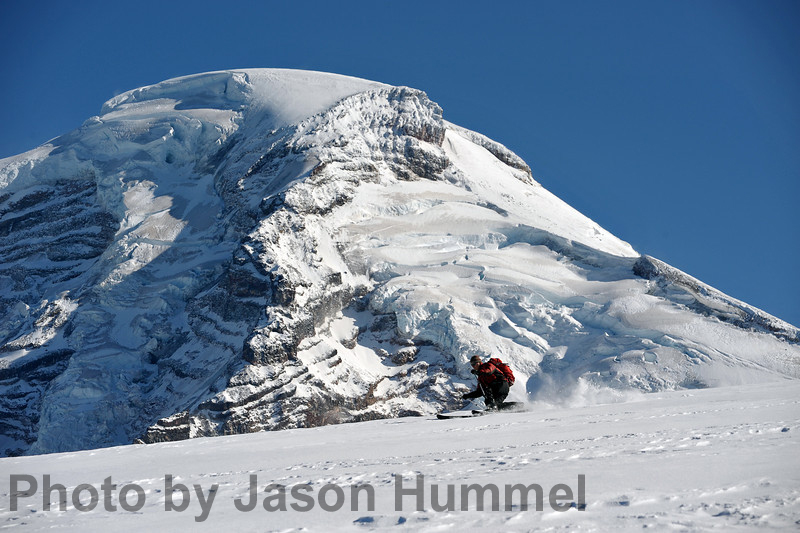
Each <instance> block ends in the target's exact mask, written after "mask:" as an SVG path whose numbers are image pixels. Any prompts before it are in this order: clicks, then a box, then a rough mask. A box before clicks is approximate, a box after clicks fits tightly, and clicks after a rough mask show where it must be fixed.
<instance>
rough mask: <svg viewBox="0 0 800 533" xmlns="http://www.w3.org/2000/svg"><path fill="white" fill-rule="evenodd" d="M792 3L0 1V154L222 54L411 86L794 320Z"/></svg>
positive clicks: (797, 37)
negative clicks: (121, 95)
mask: <svg viewBox="0 0 800 533" xmlns="http://www.w3.org/2000/svg"><path fill="white" fill-rule="evenodd" d="M798 25H800V2H796V1H793V0H792V1H777V0H759V1H750V0H747V1H738V0H721V1H714V0H705V1H699V0H698V1H694V0H693V1H683V0H677V1H669V2H666V1H665V2H661V1H655V2H642V1H630V2H629V1H606V2H602V1H601V2H598V1H571V0H566V1H548V2H540V1H527V2H522V1H520V2H512V1H509V2H502V1H496V2H485V1H483V2H471V1H465V0H461V1H457V2H456V1H452V2H451V1H433V0H426V1H417V0H405V1H403V2H390V1H380V0H371V1H351V2H331V1H325V2H314V1H306V2H286V1H282V2H269V1H262V2H245V1H234V0H231V1H228V2H219V1H206V0H193V1H190V2H189V1H166V0H159V1H139V2H114V1H108V0H105V1H102V2H94V1H75V2H64V1H51V2H42V1H36V0H24V1H18V0H5V1H3V2H1V3H0V50H1V51H0V54H1V55H0V67H1V68H2V72H3V83H2V84H0V124H2V128H0V157H7V156H10V155H14V154H17V153H20V152H23V151H26V150H29V149H31V148H34V147H35V146H37V145H39V144H41V143H43V142H45V141H47V140H49V139H50V138H52V137H55V136H57V135H60V134H63V133H66V132H67V131H69V130H71V129H74V128H76V127H78V126H79V125H80V124H81V123H82V122H83V121H84V120H85V119H86V118H88V117H90V116H92V115H96V114H98V113H99V111H100V107H101V105H102V104H103V102H104V101H106V100H107V99H109V98H111V97H112V96H114V95H115V94H118V93H120V92H122V91H125V90H129V89H133V88H136V87H140V86H143V85H148V84H152V83H156V82H159V81H162V80H164V79H168V78H172V77H176V76H181V75H186V74H193V73H197V72H205V71H212V70H221V69H227V68H245V67H284V68H299V69H310V70H321V71H327V72H336V73H340V74H348V75H352V76H358V77H362V78H367V79H373V80H377V81H382V82H385V83H390V84H394V85H407V86H411V87H416V88H419V89H422V90H424V91H426V92H427V93H428V95H429V96H430V97H431V98H432V99H433V100H435V101H436V102H438V103H439V104H440V105H441V106H442V107H443V108H444V114H445V118H446V119H448V120H450V121H451V122H454V123H456V124H459V125H462V126H465V127H467V128H470V129H473V130H476V131H479V132H481V133H483V134H485V135H488V136H489V137H491V138H493V139H495V140H497V141H499V142H501V143H503V144H505V145H506V146H508V147H509V148H511V149H512V150H514V151H515V152H516V153H517V154H519V155H520V156H521V157H522V158H523V159H525V160H526V161H527V162H528V163H529V164H530V165H531V167H532V169H533V172H534V177H535V178H536V179H537V180H538V181H539V182H541V183H542V184H543V185H544V186H545V187H546V188H548V189H549V190H551V191H552V192H553V193H555V194H556V195H558V196H559V197H561V198H562V199H563V200H565V201H566V202H567V203H569V204H570V205H572V206H573V207H575V208H576V209H578V210H579V211H581V212H583V213H584V214H585V215H587V216H589V217H590V218H592V219H593V220H595V221H597V222H598V223H600V224H601V225H602V226H604V227H605V228H607V229H608V230H610V231H611V232H612V233H614V234H615V235H617V236H618V237H620V238H622V239H624V240H627V241H628V242H630V243H631V244H632V245H633V246H634V248H636V249H637V250H638V251H639V252H641V253H646V254H650V255H653V256H655V257H658V258H659V259H662V260H664V261H667V262H668V263H670V264H672V265H674V266H676V267H678V268H680V269H682V270H684V271H685V272H687V273H689V274H691V275H693V276H695V277H697V278H699V279H701V280H702V281H705V282H706V283H709V284H711V285H713V286H714V287H716V288H718V289H720V290H722V291H724V292H726V293H728V294H729V295H731V296H733V297H735V298H739V299H741V300H744V301H746V302H748V303H750V304H752V305H755V306H757V307H760V308H761V309H764V310H765V311H767V312H769V313H772V314H774V315H776V316H778V317H780V318H783V319H784V320H787V321H789V322H791V323H792V324H794V325H800V303H798V301H800V269H799V268H798V262H799V261H798V259H800V214H798V212H799V210H798V208H797V205H796V204H797V202H798V199H800V60H799V59H800V57H798V56H800V32H798V31H797V27H798Z"/></svg>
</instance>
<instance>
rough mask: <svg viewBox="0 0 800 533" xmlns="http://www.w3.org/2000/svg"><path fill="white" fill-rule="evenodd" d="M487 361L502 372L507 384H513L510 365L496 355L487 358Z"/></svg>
mask: <svg viewBox="0 0 800 533" xmlns="http://www.w3.org/2000/svg"><path fill="white" fill-rule="evenodd" d="M487 362H488V363H491V364H492V365H494V367H495V368H497V370H499V371H500V372H502V373H503V376H504V377H505V378H506V381H508V385H509V386H511V385H513V384H514V373H513V372H512V371H511V367H509V366H508V365H507V364H505V363H504V362H502V361H501V360H500V359H497V358H496V357H493V358H491V359H489V361H487Z"/></svg>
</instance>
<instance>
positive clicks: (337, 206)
mask: <svg viewBox="0 0 800 533" xmlns="http://www.w3.org/2000/svg"><path fill="white" fill-rule="evenodd" d="M0 258H1V259H0V306H2V308H3V309H4V313H3V314H2V315H1V316H0V357H1V358H2V359H1V360H0V413H1V417H0V430H2V436H1V437H0V450H2V451H3V452H4V453H5V454H8V455H16V454H21V453H45V452H54V451H67V450H77V449H85V448H93V447H101V446H110V445H116V444H124V443H130V442H133V441H134V440H136V439H142V440H143V441H145V442H157V441H164V440H177V439H185V438H190V437H197V436H203V435H218V434H231V433H245V432H255V431H260V430H264V429H284V428H295V427H309V426H317V425H323V424H328V423H336V422H347V421H357V420H368V419H374V418H384V417H397V416H404V415H421V414H430V413H433V412H435V411H437V410H439V409H442V408H443V407H446V406H450V407H452V406H454V405H455V404H457V403H458V402H457V399H456V398H457V397H458V395H459V393H461V392H463V391H465V390H466V389H467V387H468V386H471V385H472V380H471V376H470V375H469V373H468V369H467V365H466V361H467V360H468V359H469V357H470V356H471V355H474V354H481V355H494V356H499V357H501V358H503V359H504V360H506V361H507V362H508V363H509V364H510V365H511V366H512V367H513V369H514V371H515V373H516V375H517V377H518V381H517V385H515V387H514V388H513V389H512V396H513V397H514V398H516V399H526V398H536V399H541V400H547V401H557V400H558V399H559V398H565V397H569V396H570V395H573V394H579V393H580V391H583V390H591V391H602V390H604V389H609V390H614V391H626V390H642V391H660V390H669V389H681V388H698V387H707V386H719V385H734V384H742V383H758V382H768V381H780V380H785V379H790V378H797V377H798V368H799V367H798V360H800V348H799V347H798V339H799V336H798V330H797V328H795V327H793V326H790V325H788V324H785V323H783V322H781V321H779V320H777V319H775V318H773V317H770V316H769V315H766V314H765V313H763V312H761V311H758V310H757V309H753V308H752V307H750V306H748V305H746V304H744V303H742V302H738V301H736V300H734V299H732V298H730V297H727V296H726V295H724V294H721V293H719V292H718V291H715V290H714V289H712V288H710V287H708V286H706V285H704V284H702V283H701V282H699V281H698V280H695V279H693V278H691V277H689V276H687V275H686V274H683V273H682V272H680V271H677V270H675V269H673V268H671V267H669V266H668V265H666V264H664V263H662V262H660V261H658V260H656V259H653V258H649V257H639V255H638V254H637V252H635V251H634V250H633V249H632V248H631V247H630V246H629V245H628V244H627V243H625V242H623V241H621V240H619V239H618V238H616V237H614V236H613V235H611V234H609V233H608V232H607V231H605V230H603V229H602V228H600V227H599V226H598V225H597V224H595V223H594V222H592V221H591V220H589V219H587V218H586V217H584V216H583V215H581V214H580V213H578V212H576V211H575V210H574V209H572V208H570V207H569V206H568V205H566V204H564V203H563V202H562V201H560V200H559V199H558V198H556V197H554V196H553V195H552V194H550V193H549V192H547V191H546V190H544V189H543V188H542V187H541V186H540V185H539V184H538V183H536V181H534V180H533V178H532V176H531V173H530V169H529V168H528V166H527V165H526V164H525V163H524V162H523V161H522V160H521V159H519V157H517V156H516V155H514V154H513V153H511V152H509V151H508V150H507V149H506V148H504V147H503V146H501V145H499V144H498V143H495V142H494V141H491V140H489V139H487V138H485V137H483V136H481V135H479V134H477V133H474V132H470V131H467V130H465V129H463V128H460V127H458V126H455V125H453V124H450V123H448V122H446V121H445V120H443V118H442V110H441V108H440V107H439V106H438V105H436V104H435V103H434V102H431V101H430V100H429V99H428V98H427V96H426V95H425V94H424V93H423V92H421V91H418V90H415V89H409V88H404V87H389V86H386V85H383V84H379V83H375V82H370V81H365V80H359V79H354V78H348V77H344V76H336V75H331V74H321V73H312V72H303V71H287V70H244V71H227V72H217V73H209V74H200V75H196V76H190V77H187V78H180V79H176V80H170V81H167V82H163V83H160V84H157V85H154V86H151V87H145V88H142V89H137V90H135V91H131V92H128V93H124V94H122V95H120V96H118V97H116V98H114V99H112V100H111V101H109V102H107V103H106V104H105V105H104V106H103V109H102V112H101V115H100V116H97V117H92V118H90V119H89V120H87V121H86V123H84V125H83V126H82V127H81V128H79V129H77V130H75V131H73V132H71V133H69V134H67V135H65V136H63V137H60V138H58V139H55V140H53V141H51V142H50V143H48V144H47V145H44V146H42V147H40V148H38V149H36V150H33V151H31V152H28V153H26V154H22V155H20V156H16V157H12V158H9V159H5V160H2V161H0Z"/></svg>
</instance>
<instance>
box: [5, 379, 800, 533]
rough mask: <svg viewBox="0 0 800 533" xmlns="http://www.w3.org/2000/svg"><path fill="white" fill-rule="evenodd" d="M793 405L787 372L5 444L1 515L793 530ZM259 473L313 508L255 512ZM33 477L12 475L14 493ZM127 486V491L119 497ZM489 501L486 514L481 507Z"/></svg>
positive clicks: (797, 432) (189, 526) (335, 525)
mask: <svg viewBox="0 0 800 533" xmlns="http://www.w3.org/2000/svg"><path fill="white" fill-rule="evenodd" d="M799 404H800V384H798V382H797V381H789V382H783V383H778V384H767V385H764V384H761V385H744V386H732V387H724V388H716V389H704V390H692V391H673V392H662V393H654V394H649V395H640V396H638V397H637V398H636V399H635V400H633V399H631V401H628V402H626V403H612V404H606V405H593V406H584V407H557V408H556V407H548V406H546V405H541V404H540V405H534V406H533V407H532V410H531V411H529V412H525V413H511V414H505V413H504V414H495V415H490V416H485V417H478V418H471V419H460V420H436V419H432V418H424V419H421V418H403V419H395V420H379V421H370V422H362V423H357V424H347V425H338V426H327V427H319V428H311V429H294V430H287V431H281V432H264V433H259V434H254V435H236V436H231V437H218V438H203V439H197V440H192V441H183V442H177V443H161V444H153V445H148V446H137V445H132V446H124V447H117V448H109V449H103V450H95V451H83V452H77V453H62V454H55V455H46V456H36V457H15V458H5V459H0V524H2V527H4V528H8V529H9V530H11V531H15V530H16V528H19V529H22V530H24V531H43V530H48V531H50V530H52V529H53V528H66V529H69V530H71V531H72V530H74V531H87V532H88V531H142V530H150V531H176V530H179V531H183V530H187V531H188V530H192V531H194V530H199V531H220V530H225V531H311V532H314V531H319V532H329V531H380V530H388V531H422V532H424V531H431V532H432V531H443V530H446V531H508V532H522V531H553V530H558V531H633V530H642V529H643V528H645V527H646V528H647V530H648V531H649V530H650V529H655V530H656V531H663V530H667V531H673V530H679V531H754V530H759V531H761V530H767V531H769V530H775V531H788V530H793V529H796V528H797V524H798V523H800V469H798V462H797V450H798V447H800V407H799ZM12 474H13V475H17V476H21V475H26V476H30V477H31V478H32V479H35V480H36V482H37V485H38V486H37V492H36V494H33V495H32V496H29V497H25V498H22V497H21V498H18V500H17V503H18V506H17V510H16V511H10V510H9V509H10V505H11V499H10V494H9V492H10V488H11V487H10V479H11V477H10V476H11V475H12ZM419 474H421V475H422V476H424V477H423V484H422V487H423V489H424V499H423V502H422V510H417V509H416V499H415V497H413V496H404V497H403V498H402V500H401V503H400V505H399V506H398V505H397V504H396V500H395V498H396V483H397V480H398V479H400V478H402V482H403V488H404V489H406V490H407V489H409V488H411V489H414V488H416V487H417V484H416V483H417V478H416V476H417V475H419ZM44 475H49V476H50V478H49V482H50V484H51V485H55V484H60V485H63V486H64V493H65V496H66V500H67V503H66V509H65V510H64V511H61V510H59V508H58V500H59V496H58V493H57V492H53V495H52V498H51V502H52V507H51V509H50V510H49V511H45V510H44V506H43V494H42V490H43V489H42V486H43V483H44ZM580 475H583V476H585V478H584V479H585V483H584V501H583V502H582V503H585V508H584V510H582V511H581V510H578V506H577V504H578V503H579V502H577V501H576V500H578V499H579V494H578V490H579V476H580ZM167 476H171V477H172V481H171V485H172V487H173V488H175V487H176V486H177V485H183V486H185V487H186V489H187V491H189V492H187V494H188V495H189V498H190V499H189V501H188V504H187V505H186V506H185V508H183V510H182V511H177V510H171V511H167V510H166V502H167V500H168V495H167V493H166V491H165V488H166V484H167V481H166V480H167ZM251 476H255V480H256V485H255V486H256V488H257V494H256V503H257V504H256V505H255V506H254V508H253V509H252V510H250V511H244V510H239V509H238V508H237V507H236V501H237V500H239V501H240V505H244V504H247V503H248V502H250V500H251V495H250V481H251ZM108 478H110V481H109V482H108V483H107V486H109V487H110V485H112V484H113V485H115V487H114V488H113V489H111V488H109V489H107V492H104V490H106V489H102V488H101V487H102V485H103V484H104V480H106V479H108ZM81 484H87V485H91V486H92V487H93V488H94V490H95V491H96V492H97V493H98V496H99V501H98V502H97V504H96V507H95V508H94V509H92V510H90V511H85V512H81V511H79V510H77V509H76V508H75V506H74V504H73V502H72V495H73V494H74V492H75V490H76V488H77V487H78V486H79V485H81ZM271 484H281V485H284V486H287V487H289V488H290V489H287V490H291V488H293V487H297V486H304V485H307V484H308V487H307V488H306V489H304V490H303V491H301V492H298V494H300V495H301V496H304V497H310V498H312V503H313V508H312V509H311V510H309V511H306V512H303V511H298V510H295V508H292V507H291V505H292V504H294V505H299V506H300V507H299V509H303V508H308V503H307V501H302V500H299V499H297V498H295V497H294V496H292V493H291V492H287V493H286V510H285V511H280V510H278V511H274V512H268V511H266V510H265V508H264V507H263V502H264V500H265V499H267V500H268V502H267V503H268V505H276V504H277V503H278V502H277V501H276V500H274V499H272V500H269V498H270V497H272V498H274V497H275V496H276V495H278V492H277V489H275V488H274V487H269V486H270V485H271ZM328 484H334V485H336V486H338V487H339V488H340V489H341V491H342V496H341V499H338V498H339V497H337V494H336V492H335V489H331V488H328V489H325V490H323V487H325V486H326V485H328ZM473 484H474V485H479V486H480V487H482V488H487V489H488V490H491V488H490V486H491V485H495V486H497V487H498V489H499V495H500V496H499V499H498V500H494V499H492V497H491V496H490V495H489V494H490V493H487V494H486V499H485V500H484V504H483V509H484V510H483V511H478V510H476V509H477V506H478V501H477V499H476V492H475V490H474V489H473V490H472V492H470V493H469V494H468V506H467V510H462V508H461V500H460V495H461V493H462V489H461V485H473ZM517 484H521V485H525V486H528V485H531V484H538V485H540V486H541V487H542V489H543V492H544V502H543V506H542V510H540V511H537V510H536V504H535V498H534V493H533V492H532V493H531V497H530V499H529V507H528V509H527V510H523V509H522V508H521V504H522V501H521V498H520V494H519V492H516V493H514V494H513V495H512V496H513V497H512V498H511V500H510V501H509V500H506V499H505V496H504V489H505V486H506V485H511V486H513V485H517ZM558 484H564V485H566V486H567V487H568V488H570V489H571V490H572V491H573V495H572V497H571V498H570V497H567V498H565V499H564V500H562V501H560V502H558V503H559V504H562V505H569V503H570V502H571V501H576V507H574V508H569V509H568V510H567V511H566V512H556V511H554V510H553V509H552V508H551V506H550V503H549V498H548V493H549V491H550V490H552V487H554V486H555V485H558ZM128 485H136V486H138V487H139V488H140V489H141V492H142V496H141V508H140V509H138V510H137V511H133V512H129V511H125V510H124V509H123V508H122V506H121V505H120V492H122V491H123V489H124V487H126V486H128ZM360 485H370V486H371V487H372V488H373V490H374V493H373V501H374V508H373V509H372V510H370V508H369V507H368V499H367V497H366V494H367V493H366V492H362V493H360V499H359V500H358V507H357V510H355V511H353V510H351V505H352V503H353V499H352V498H351V490H352V487H353V486H360ZM434 485H436V486H438V489H437V490H438V491H439V493H438V494H439V496H438V500H437V501H436V503H438V504H440V505H445V504H446V502H447V498H446V494H447V490H448V489H447V487H448V486H452V487H453V494H454V510H452V511H436V510H435V508H434V506H433V504H432V501H433V500H432V499H431V498H432V493H433V486H434ZM29 487H30V485H29V483H27V482H24V481H20V482H18V484H17V489H18V490H22V491H24V490H26V489H28V488H29ZM198 488H199V489H200V491H201V494H202V495H203V497H204V501H205V502H206V505H205V509H206V512H205V513H204V511H203V506H202V505H201V503H200V499H199V497H198V493H197V492H196V491H197V489H198ZM362 490H363V489H362ZM81 491H82V492H81V493H80V494H79V496H80V498H79V499H78V502H79V505H84V506H85V505H89V503H90V499H91V494H90V489H87V488H86V487H83V488H82V489H81ZM212 491H213V492H212ZM323 493H324V494H326V499H325V502H326V504H327V505H329V506H331V507H329V508H336V507H340V508H339V509H338V510H335V511H325V510H324V509H323V508H322V506H321V504H320V502H319V500H318V498H319V496H320V494H323ZM105 494H108V495H109V497H110V499H109V500H108V502H107V503H106V501H105V499H104V495H105ZM169 494H170V499H169V501H171V502H172V505H175V506H179V505H180V504H181V502H182V501H183V500H182V495H181V494H182V493H181V492H180V490H178V491H176V492H173V493H169ZM210 494H213V495H214V497H213V500H209V496H210ZM560 494H561V496H565V493H563V492H562V493H560ZM137 500H138V498H137V494H136V492H135V491H134V490H132V489H127V490H126V500H125V501H126V502H127V504H128V506H136V504H137ZM209 501H210V503H209ZM494 501H497V505H498V510H497V511H494V510H491V509H492V503H493V502H494ZM337 502H339V504H338V505H337ZM506 504H510V506H511V509H510V510H506ZM112 508H115V509H116V510H114V511H112V510H107V509H112ZM196 520H199V521H196ZM15 526H16V527H15Z"/></svg>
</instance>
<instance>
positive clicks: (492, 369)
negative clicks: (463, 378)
mask: <svg viewBox="0 0 800 533" xmlns="http://www.w3.org/2000/svg"><path fill="white" fill-rule="evenodd" d="M472 373H473V374H476V375H477V376H478V388H477V389H475V390H474V391H472V392H470V393H469V394H465V395H464V396H463V397H464V398H477V397H478V396H483V388H489V386H490V385H492V384H493V383H495V382H497V381H498V380H500V381H506V377H505V376H504V375H503V373H502V372H500V370H498V368H497V367H496V366H494V365H493V364H492V363H481V364H480V365H479V366H478V368H476V369H474V370H473V371H472Z"/></svg>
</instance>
